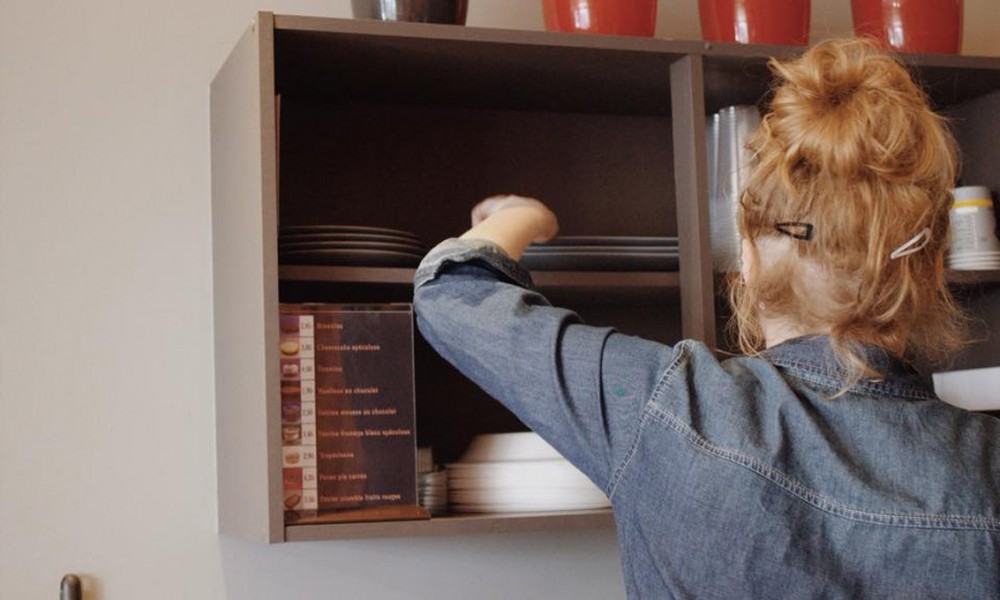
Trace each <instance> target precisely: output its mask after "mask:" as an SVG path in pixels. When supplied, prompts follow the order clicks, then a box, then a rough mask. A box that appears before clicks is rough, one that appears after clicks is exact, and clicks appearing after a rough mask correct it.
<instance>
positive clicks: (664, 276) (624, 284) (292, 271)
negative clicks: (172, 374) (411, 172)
mask: <svg viewBox="0 0 1000 600" xmlns="http://www.w3.org/2000/svg"><path fill="white" fill-rule="evenodd" d="M413 273H414V270H413V269H407V268H393V267H377V268H376V267H341V266H336V267H334V266H331V267H326V266H312V265H284V266H282V267H280V268H279V269H278V277H279V278H280V279H281V280H282V281H300V282H310V281H312V282H326V283H363V284H367V283H372V284H387V285H409V284H410V283H412V282H413ZM531 277H532V279H533V280H534V281H535V283H536V284H537V285H538V287H540V288H557V289H561V290H568V291H571V290H574V289H579V290H586V291H590V290H600V289H601V288H608V289H610V288H633V289H646V288H653V289H656V288H663V289H666V288H676V287H678V286H679V285H680V277H679V275H678V273H677V272H667V271H664V272H652V271H535V272H533V273H532V274H531Z"/></svg>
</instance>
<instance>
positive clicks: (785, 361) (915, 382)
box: [761, 335, 936, 399]
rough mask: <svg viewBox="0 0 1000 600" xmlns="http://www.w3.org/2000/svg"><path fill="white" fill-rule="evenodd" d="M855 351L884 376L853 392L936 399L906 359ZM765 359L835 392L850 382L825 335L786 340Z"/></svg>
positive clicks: (870, 349) (873, 349) (862, 347)
mask: <svg viewBox="0 0 1000 600" xmlns="http://www.w3.org/2000/svg"><path fill="white" fill-rule="evenodd" d="M855 347H856V348H857V350H859V351H860V353H861V354H862V355H863V356H864V357H865V360H866V361H867V363H868V365H869V366H871V367H872V369H874V370H875V371H876V372H877V373H879V374H880V376H879V377H877V378H865V379H862V380H860V381H858V382H857V383H855V384H854V385H852V386H851V387H850V388H849V391H854V392H861V393H868V394H875V395H893V396H906V397H912V398H921V399H930V398H935V397H936V396H935V395H934V392H933V390H932V389H931V388H930V386H929V385H928V384H927V383H926V382H925V381H924V380H923V379H922V378H921V376H920V374H919V373H917V371H916V370H915V369H914V368H913V366H912V365H911V364H910V363H909V362H907V361H906V360H904V359H903V358H901V357H899V356H896V355H895V354H893V353H891V352H889V351H887V350H885V349H884V348H880V347H878V346H873V345H869V344H860V343H858V344H856V346H855ZM761 356H762V357H763V358H765V359H766V360H768V361H769V362H770V363H771V364H773V365H775V366H778V367H782V368H784V369H786V370H788V371H789V372H791V373H792V374H794V375H799V376H802V377H803V378H805V379H809V380H811V381H813V382H814V383H818V384H820V385H823V386H826V387H830V388H832V389H834V390H835V391H840V389H841V388H842V387H843V385H844V382H845V381H846V380H847V371H846V369H844V367H843V366H842V365H841V364H840V362H839V361H838V360H837V356H836V354H835V353H834V350H833V344H832V342H831V340H830V338H829V337H828V336H825V335H809V336H803V337H797V338H793V339H790V340H786V341H784V342H782V343H780V344H777V345H776V346H772V347H770V348H768V349H767V350H764V351H763V352H762V353H761Z"/></svg>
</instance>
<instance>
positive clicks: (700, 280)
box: [670, 55, 716, 348]
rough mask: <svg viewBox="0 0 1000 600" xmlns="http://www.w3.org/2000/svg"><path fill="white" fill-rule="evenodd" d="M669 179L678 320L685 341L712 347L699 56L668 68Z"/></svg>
mask: <svg viewBox="0 0 1000 600" xmlns="http://www.w3.org/2000/svg"><path fill="white" fill-rule="evenodd" d="M670 97H671V106H672V112H673V125H674V181H675V188H676V193H677V230H678V232H679V233H680V251H681V269H680V277H681V319H682V321H683V330H684V337H685V338H693V339H699V340H701V341H703V342H705V344H707V345H708V346H709V347H711V348H714V347H715V341H716V340H715V289H714V282H713V279H712V262H711V256H712V252H711V240H710V239H709V229H708V176H707V166H706V156H705V78H704V72H703V64H702V58H701V56H698V55H688V56H685V57H684V58H681V59H679V60H677V61H674V62H673V63H672V64H671V65H670Z"/></svg>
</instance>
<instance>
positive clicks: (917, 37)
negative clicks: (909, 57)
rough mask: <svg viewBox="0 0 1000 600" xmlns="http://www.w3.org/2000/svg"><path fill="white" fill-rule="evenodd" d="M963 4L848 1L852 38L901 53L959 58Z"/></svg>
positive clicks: (928, 0)
mask: <svg viewBox="0 0 1000 600" xmlns="http://www.w3.org/2000/svg"><path fill="white" fill-rule="evenodd" d="M963 12H964V9H963V1H962V0H851V16H852V17H853V19H854V34H855V35H857V36H867V37H872V38H875V39H876V40H878V41H879V42H881V43H882V44H883V45H884V46H885V47H887V48H892V49H895V50H898V51H900V52H931V53H939V54H958V52H959V50H961V49H962V20H963Z"/></svg>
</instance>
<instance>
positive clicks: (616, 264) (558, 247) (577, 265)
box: [521, 236, 680, 271]
mask: <svg viewBox="0 0 1000 600" xmlns="http://www.w3.org/2000/svg"><path fill="white" fill-rule="evenodd" d="M678 256H679V254H678V249H677V238H676V237H633V236H563V237H557V238H555V239H553V240H552V241H550V242H548V243H546V244H532V245H531V246H529V247H528V249H527V250H525V251H524V255H523V256H522V257H521V262H522V263H523V264H524V266H525V267H527V268H528V269H531V270H533V271H676V270H677V267H678V265H679V262H680V261H679V259H678Z"/></svg>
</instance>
